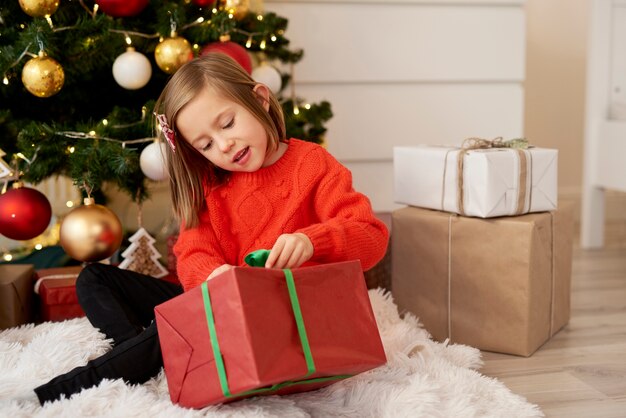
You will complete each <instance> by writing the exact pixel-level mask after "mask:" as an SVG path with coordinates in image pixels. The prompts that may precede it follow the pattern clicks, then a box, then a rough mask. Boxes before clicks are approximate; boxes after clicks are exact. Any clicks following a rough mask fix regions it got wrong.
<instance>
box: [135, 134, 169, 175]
mask: <svg viewBox="0 0 626 418" xmlns="http://www.w3.org/2000/svg"><path fill="white" fill-rule="evenodd" d="M166 151H167V149H166V145H165V144H164V143H163V142H153V143H152V144H150V145H148V146H147V147H145V148H144V149H143V151H141V155H140V156H139V166H140V167H141V171H143V173H144V174H145V175H146V177H148V178H149V179H151V180H155V181H162V180H165V179H167V177H168V174H167V157H166V154H165V152H166Z"/></svg>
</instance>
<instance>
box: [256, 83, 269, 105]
mask: <svg viewBox="0 0 626 418" xmlns="http://www.w3.org/2000/svg"><path fill="white" fill-rule="evenodd" d="M252 91H254V92H255V93H256V98H257V100H258V101H259V103H261V106H263V108H264V109H265V110H266V111H269V110H270V89H269V87H267V86H266V85H265V84H261V83H259V84H257V85H256V86H254V88H253V89H252Z"/></svg>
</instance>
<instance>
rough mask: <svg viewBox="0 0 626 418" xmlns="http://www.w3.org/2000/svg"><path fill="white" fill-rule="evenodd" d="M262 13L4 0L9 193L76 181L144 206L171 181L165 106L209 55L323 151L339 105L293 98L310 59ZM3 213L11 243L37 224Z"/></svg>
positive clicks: (0, 102) (225, 5)
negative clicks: (173, 87) (165, 156)
mask: <svg viewBox="0 0 626 418" xmlns="http://www.w3.org/2000/svg"><path fill="white" fill-rule="evenodd" d="M262 8H263V6H262V2H260V1H254V0H252V2H251V0H177V1H175V0H163V1H161V0H152V1H150V0H95V1H94V0H19V1H18V0H11V1H3V2H2V4H1V5H0V78H1V80H2V83H1V84H0V149H2V150H3V152H0V154H2V155H1V156H0V158H4V160H3V161H6V163H4V164H0V169H1V170H2V175H3V176H4V177H2V178H0V181H2V182H3V183H4V184H3V186H4V187H3V193H4V191H6V190H7V185H8V184H10V183H11V182H17V180H18V177H19V180H21V181H25V182H29V183H33V184H37V183H39V182H41V181H42V180H44V179H46V178H49V177H51V176H54V175H65V176H68V177H69V178H71V179H72V180H73V182H74V184H75V185H76V186H78V187H80V188H81V189H82V190H83V192H84V194H86V195H91V194H92V193H96V192H97V191H98V190H99V189H101V187H102V185H103V184H105V183H108V184H111V183H112V184H114V185H116V186H117V187H118V188H119V189H120V190H122V191H123V192H125V193H127V194H128V195H129V196H130V197H131V199H132V200H134V201H135V202H137V203H138V204H141V203H142V202H143V201H144V200H145V199H147V198H149V196H148V179H151V180H163V179H164V178H165V170H164V162H163V161H162V154H161V153H160V152H159V147H160V146H163V144H159V143H156V142H155V136H156V133H155V132H154V123H153V117H152V107H153V105H154V101H155V99H156V98H157V97H158V95H159V94H160V92H161V90H162V88H163V87H164V85H165V83H166V82H167V79H168V77H169V76H170V75H171V74H173V73H174V72H175V71H176V70H177V69H178V68H179V67H180V66H181V65H183V64H184V63H185V62H187V61H188V60H190V59H193V58H194V57H197V56H199V55H202V54H206V53H209V52H222V53H226V54H228V55H230V56H231V57H233V58H234V59H235V60H236V61H238V62H239V63H240V64H241V65H242V66H243V67H244V68H245V69H246V70H247V71H248V72H249V73H251V75H252V77H253V78H254V79H255V80H257V81H259V82H262V83H264V84H267V85H268V86H269V87H270V89H271V90H272V91H273V92H274V93H275V94H276V95H277V97H278V98H279V100H280V101H281V103H282V104H283V109H284V111H285V119H286V124H287V133H288V135H290V136H294V137H299V138H302V139H305V140H310V141H314V142H321V140H322V137H323V134H324V132H325V130H326V129H325V127H324V124H325V122H326V121H328V120H329V119H330V117H331V116H332V112H331V109H330V104H329V103H328V102H321V103H319V104H308V103H306V102H304V101H303V100H302V99H300V98H298V97H296V95H295V93H294V91H293V86H292V88H290V89H285V86H287V85H288V84H289V80H290V68H293V65H294V64H295V63H297V62H298V61H299V60H300V59H301V58H302V56H303V52H302V51H301V50H292V49H290V48H289V40H288V39H287V37H286V29H287V23H288V22H287V19H285V18H283V17H280V16H277V15H276V14H275V13H271V12H263V10H262ZM285 92H286V93H285ZM9 167H10V170H9V169H8V168H9ZM9 191H11V189H10V188H9ZM7 194H8V193H6V194H4V195H0V203H1V204H2V205H4V206H5V207H8V204H7V203H6V202H8V201H10V202H11V204H13V205H15V204H18V205H19V203H20V202H21V201H20V200H15V199H14V198H13V197H12V198H11V199H9V198H8V197H7V198H5V199H4V200H2V198H3V197H6V195H7ZM33 196H34V195H33ZM101 199H102V196H99V200H101ZM99 203H105V202H103V201H100V202H99ZM0 206H1V205H0ZM1 212H2V209H1V208H0V234H3V235H6V236H9V234H6V233H4V232H3V229H5V228H6V229H7V230H8V229H11V230H14V229H17V230H20V229H23V228H27V227H25V226H26V225H29V224H30V222H31V219H30V218H24V219H22V220H21V223H20V224H15V220H14V219H13V218H10V217H14V216H15V215H14V212H11V214H8V212H7V216H6V217H3V214H2V213H1ZM5 218H6V219H5ZM9 218H10V219H9ZM31 218H32V216H31ZM27 229H28V228H27ZM18 232H20V231H18ZM28 232H30V231H28ZM14 235H20V236H21V235H28V233H26V234H14ZM31 235H32V234H31ZM19 239H24V238H19Z"/></svg>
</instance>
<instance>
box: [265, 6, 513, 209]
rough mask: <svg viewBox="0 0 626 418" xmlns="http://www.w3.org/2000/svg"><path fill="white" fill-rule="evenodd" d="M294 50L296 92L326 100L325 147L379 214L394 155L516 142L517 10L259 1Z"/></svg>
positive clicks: (388, 198) (388, 192)
mask: <svg viewBox="0 0 626 418" xmlns="http://www.w3.org/2000/svg"><path fill="white" fill-rule="evenodd" d="M265 10H266V11H273V12H276V13H277V14H279V15H282V16H284V17H286V18H287V19H289V26H288V28H287V32H286V36H287V37H288V39H290V40H291V45H292V46H293V47H294V48H302V49H303V50H304V58H303V59H302V61H300V62H299V63H298V64H297V65H295V68H294V70H295V74H294V79H295V86H296V94H297V96H299V97H302V98H305V99H307V100H308V101H311V102H317V101H320V100H322V99H325V100H328V101H329V102H330V103H331V104H332V107H333V112H334V115H335V116H334V117H333V119H332V120H331V121H330V123H329V124H328V133H327V135H326V137H325V138H326V142H327V144H328V149H329V151H330V152H331V153H333V155H335V156H336V157H337V158H338V159H339V160H341V161H342V162H343V163H344V164H345V165H346V166H347V167H348V168H350V169H351V170H352V172H353V175H354V183H355V187H356V188H357V189H358V190H360V191H362V192H364V193H365V194H367V195H368V196H369V197H370V199H371V200H372V204H373V206H374V209H375V210H377V211H390V210H393V209H394V208H396V207H399V205H396V204H394V203H393V198H392V186H393V177H392V173H393V170H392V168H393V161H392V150H393V146H394V145H410V144H454V145H458V144H459V143H460V142H462V140H463V139H464V138H466V137H470V136H480V137H485V138H493V137H496V136H503V137H506V138H510V137H519V136H522V135H523V109H524V90H523V81H524V67H525V15H524V1H523V0H517V1H504V0H490V1H489V0H487V1H486V0H483V1H477V0H463V1H459V0H456V1H444V0H439V1H424V0H400V1H398V0H396V1H394V2H385V1H374V0H362V1H357V0H344V1H330V0H284V1H281V0H266V2H265Z"/></svg>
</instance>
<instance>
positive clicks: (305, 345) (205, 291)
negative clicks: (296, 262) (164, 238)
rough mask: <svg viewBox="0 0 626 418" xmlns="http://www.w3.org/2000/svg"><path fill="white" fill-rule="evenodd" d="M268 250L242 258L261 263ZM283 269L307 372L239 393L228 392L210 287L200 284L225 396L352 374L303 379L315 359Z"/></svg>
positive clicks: (292, 287) (288, 276) (290, 281)
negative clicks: (284, 380)
mask: <svg viewBox="0 0 626 418" xmlns="http://www.w3.org/2000/svg"><path fill="white" fill-rule="evenodd" d="M269 253H270V251H269V250H257V251H253V252H251V253H250V254H248V255H247V256H246V257H245V262H246V264H248V265H249V266H251V267H264V266H265V261H266V260H267V257H268V256H269ZM283 273H284V274H285V281H286V282H287V290H288V291H289V299H290V301H291V308H292V310H293V314H294V317H295V320H296V326H297V328H298V335H299V336H300V344H301V345H302V351H303V353H304V359H305V361H306V367H307V373H306V374H305V375H304V376H302V377H301V378H300V379H302V380H294V381H291V380H290V381H286V382H282V383H277V384H275V385H272V386H268V387H264V388H259V389H252V390H248V391H245V392H241V393H238V394H231V393H230V389H229V387H228V377H227V376H226V368H225V367H224V359H223V358H222V351H221V350H220V345H219V341H218V339H217V331H216V329H215V318H214V317H213V308H212V306H211V296H210V295H209V287H208V285H207V282H203V283H202V285H201V288H202V297H203V299H204V310H205V313H206V317H207V324H208V326H209V337H210V339H211V346H212V348H213V357H214V358H215V366H216V367H217V375H218V377H219V380H220V386H221V387H222V393H223V394H224V396H225V397H227V398H232V397H235V396H248V395H254V394H260V393H264V392H271V391H275V390H278V389H281V388H283V387H287V386H294V385H301V384H311V383H320V382H326V381H330V380H340V379H345V378H347V377H351V376H352V375H336V376H328V377H319V378H316V379H306V378H307V377H309V376H310V375H312V374H313V373H315V362H314V360H313V353H311V346H310V344H309V338H308V337H307V333H306V328H305V326H304V319H303V318H302V311H301V310H300V302H299V300H298V294H297V292H296V283H295V281H294V279H293V274H292V273H291V270H290V269H283Z"/></svg>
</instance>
